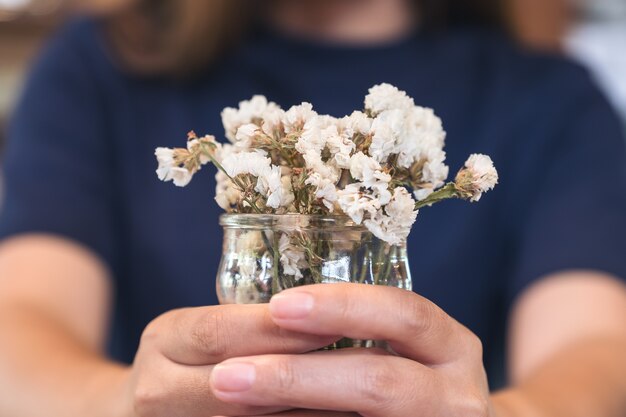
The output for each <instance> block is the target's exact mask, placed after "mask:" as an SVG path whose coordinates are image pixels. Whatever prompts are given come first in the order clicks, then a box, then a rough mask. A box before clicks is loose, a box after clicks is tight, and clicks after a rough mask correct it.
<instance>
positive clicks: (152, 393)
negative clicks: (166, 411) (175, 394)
mask: <svg viewBox="0 0 626 417" xmlns="http://www.w3.org/2000/svg"><path fill="white" fill-rule="evenodd" d="M164 401H165V396H164V395H163V392H162V391H161V390H159V389H158V388H157V387H156V386H154V385H153V384H146V383H143V382H140V383H139V384H137V387H136V388H135V391H134V393H133V409H134V411H135V415H136V416H137V417H144V416H145V417H148V416H154V415H155V414H154V413H155V412H156V411H157V410H159V409H160V408H162V404H163V403H164Z"/></svg>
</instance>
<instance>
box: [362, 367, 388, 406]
mask: <svg viewBox="0 0 626 417" xmlns="http://www.w3.org/2000/svg"><path fill="white" fill-rule="evenodd" d="M396 373H397V372H395V371H394V369H392V367H391V365H389V364H388V363H386V362H385V361H379V362H377V363H376V364H374V363H372V364H371V365H370V366H369V367H368V368H367V371H366V374H365V376H364V377H363V376H359V375H357V380H358V381H360V384H359V386H358V388H359V391H360V392H359V394H360V397H361V398H362V399H363V401H364V405H366V407H367V408H368V409H376V410H383V409H386V408H387V407H388V406H389V405H390V404H391V403H392V401H393V398H392V397H393V395H394V393H395V394H397V390H396V388H397V385H396V381H397V378H396Z"/></svg>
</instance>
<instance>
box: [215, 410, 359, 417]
mask: <svg viewBox="0 0 626 417" xmlns="http://www.w3.org/2000/svg"><path fill="white" fill-rule="evenodd" d="M219 417H223V416H219ZM256 417H360V416H359V414H356V413H338V412H336V411H320V410H296V411H287V412H285V413H280V414H265V415H263V416H261V415H259V416H256Z"/></svg>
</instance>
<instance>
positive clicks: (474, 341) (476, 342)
mask: <svg viewBox="0 0 626 417" xmlns="http://www.w3.org/2000/svg"><path fill="white" fill-rule="evenodd" d="M466 345H467V348H468V351H469V355H470V357H472V358H475V359H476V360H480V362H481V363H482V357H483V342H482V341H481V340H480V338H479V337H478V336H476V335H475V334H474V333H472V332H471V331H469V330H467V343H466Z"/></svg>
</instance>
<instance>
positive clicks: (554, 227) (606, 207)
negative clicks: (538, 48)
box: [509, 76, 626, 299]
mask: <svg viewBox="0 0 626 417" xmlns="http://www.w3.org/2000/svg"><path fill="white" fill-rule="evenodd" d="M579 81H580V82H579V83H577V85H575V89H576V91H577V94H576V97H575V98H573V99H572V100H571V102H570V103H567V101H569V100H568V99H567V98H563V97H562V98H560V99H559V101H558V103H559V105H563V106H569V105H570V104H572V105H573V106H574V107H573V108H572V107H570V109H572V110H571V111H569V112H568V113H567V114H565V115H564V117H563V123H562V125H563V126H565V127H564V128H563V129H561V131H562V134H561V135H558V136H559V137H557V138H556V144H555V145H554V146H552V151H553V152H551V154H550V159H544V160H543V162H542V163H538V164H537V165H540V166H535V167H532V168H533V169H537V170H541V171H543V173H542V174H541V176H539V177H535V176H534V175H532V173H528V178H533V180H534V181H536V183H535V184H532V187H531V188H532V189H534V195H532V196H531V197H530V202H529V203H528V210H527V213H526V215H525V216H524V218H523V219H519V220H520V221H521V222H522V226H521V227H520V234H521V236H520V239H519V242H520V243H519V246H518V248H519V250H518V252H517V254H518V255H517V262H516V263H517V267H516V268H515V273H514V275H513V280H512V282H511V283H510V286H509V291H510V294H509V296H510V299H513V298H515V296H516V295H517V294H519V293H520V292H521V291H522V290H523V289H524V288H525V287H527V286H528V285H529V284H531V283H532V282H534V281H535V280H537V279H539V278H541V277H544V276H546V275H549V274H551V273H555V272H559V271H565V270H594V271H601V272H605V273H609V274H612V275H614V276H616V277H618V278H621V279H626V149H625V145H626V140H624V137H623V131H622V127H621V124H620V122H619V119H618V118H617V116H616V115H615V113H614V112H613V110H612V109H611V108H610V106H609V105H608V103H607V102H606V100H605V99H604V97H603V96H602V95H601V93H600V92H599V91H598V90H597V89H596V87H595V86H594V85H593V83H592V82H591V81H590V80H589V79H588V78H587V77H586V76H585V77H584V78H583V77H580V80H579ZM513 192H515V191H514V190H513Z"/></svg>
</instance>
